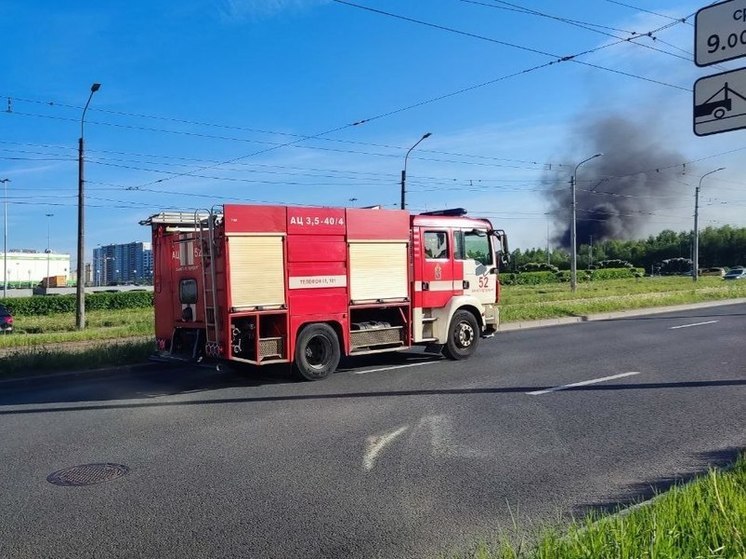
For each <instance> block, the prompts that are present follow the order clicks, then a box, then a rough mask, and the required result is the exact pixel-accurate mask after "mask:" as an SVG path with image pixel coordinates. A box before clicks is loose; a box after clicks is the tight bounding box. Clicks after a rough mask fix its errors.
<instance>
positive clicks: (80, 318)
mask: <svg viewBox="0 0 746 559" xmlns="http://www.w3.org/2000/svg"><path fill="white" fill-rule="evenodd" d="M99 89H101V84H100V83H94V84H93V85H92V86H91V94H90V95H89V96H88V101H86V104H85V108H84V109H83V114H82V116H81V117H80V139H79V140H78V271H77V286H76V290H75V327H76V328H77V329H78V330H83V329H84V328H85V197H84V179H83V176H84V174H83V166H84V161H85V160H84V157H83V125H84V124H85V113H86V111H87V110H88V105H90V103H91V99H92V98H93V94H94V93H96V92H97V91H98V90H99Z"/></svg>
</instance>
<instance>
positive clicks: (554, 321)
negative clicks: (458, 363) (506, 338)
mask: <svg viewBox="0 0 746 559" xmlns="http://www.w3.org/2000/svg"><path fill="white" fill-rule="evenodd" d="M743 303H746V298H740V299H722V300H720V301H704V302H702V303H689V304H686V305H670V306H667V307H646V308H641V309H631V310H626V311H615V312H608V313H598V314H589V315H582V316H567V317H563V318H547V319H543V320H524V321H519V322H506V323H503V324H501V325H500V328H499V329H498V332H512V331H515V330H528V329H530V328H546V327H548V326H562V325H565V324H577V323H578V322H594V321H598V320H618V319H622V318H629V317H634V316H645V315H651V314H663V313H668V312H676V311H688V310H696V309H705V308H709V307H722V306H726V305H740V304H743Z"/></svg>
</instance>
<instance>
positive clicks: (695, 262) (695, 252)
mask: <svg viewBox="0 0 746 559" xmlns="http://www.w3.org/2000/svg"><path fill="white" fill-rule="evenodd" d="M724 169H725V167H720V168H718V169H715V170H714V171H710V172H709V173H705V174H704V175H702V176H701V177H700V178H699V183H698V184H697V188H696V189H695V190H694V242H693V243H692V281H697V276H699V189H700V188H702V179H703V178H705V177H706V176H707V175H711V174H713V173H717V172H718V171H723V170H724Z"/></svg>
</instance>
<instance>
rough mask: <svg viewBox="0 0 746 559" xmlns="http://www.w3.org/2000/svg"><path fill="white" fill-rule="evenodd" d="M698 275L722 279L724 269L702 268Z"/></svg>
mask: <svg viewBox="0 0 746 559" xmlns="http://www.w3.org/2000/svg"><path fill="white" fill-rule="evenodd" d="M699 275H700V276H715V277H718V278H722V277H723V276H724V275H725V268H702V269H700V271H699Z"/></svg>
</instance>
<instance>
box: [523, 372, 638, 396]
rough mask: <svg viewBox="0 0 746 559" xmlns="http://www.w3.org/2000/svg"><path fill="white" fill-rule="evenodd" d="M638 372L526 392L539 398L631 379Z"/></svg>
mask: <svg viewBox="0 0 746 559" xmlns="http://www.w3.org/2000/svg"><path fill="white" fill-rule="evenodd" d="M639 374H640V373H639V372H630V373H621V374H618V375H611V376H610V377H601V378H594V379H591V380H584V381H581V382H573V383H572V384H563V385H562V386H554V387H552V388H545V389H544V390H535V391H534V392H526V394H529V395H531V396H540V395H542V394H549V393H550V392H559V391H560V390H567V389H568V388H575V387H576V386H588V385H589V384H597V383H599V382H606V381H607V380H615V379H618V378H624V377H631V376H633V375H639Z"/></svg>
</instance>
